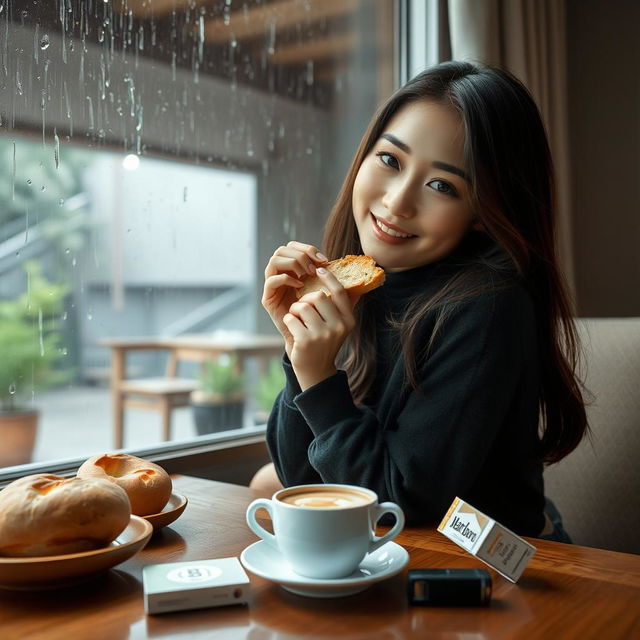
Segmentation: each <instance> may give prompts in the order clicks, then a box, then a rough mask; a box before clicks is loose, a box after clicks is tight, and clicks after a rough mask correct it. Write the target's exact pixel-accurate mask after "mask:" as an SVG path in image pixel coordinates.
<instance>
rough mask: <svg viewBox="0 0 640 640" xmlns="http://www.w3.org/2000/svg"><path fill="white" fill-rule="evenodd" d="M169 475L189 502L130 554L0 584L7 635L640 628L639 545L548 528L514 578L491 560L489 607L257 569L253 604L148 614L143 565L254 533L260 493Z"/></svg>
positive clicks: (456, 563) (457, 562)
mask: <svg viewBox="0 0 640 640" xmlns="http://www.w3.org/2000/svg"><path fill="white" fill-rule="evenodd" d="M174 486H175V490H176V491H177V492H179V493H183V494H185V495H186V496H187V497H188V498H189V504H188V506H187V509H186V511H185V512H184V514H183V515H182V517H181V518H179V519H178V520H177V521H176V522H174V523H173V524H172V525H170V526H169V527H167V528H165V529H162V530H160V531H158V532H156V533H155V534H154V536H153V537H152V538H151V540H150V542H149V544H148V545H147V547H146V548H145V549H143V550H142V551H141V552H140V553H138V554H137V555H136V556H134V557H133V558H131V559H130V560H128V561H127V562H125V563H123V564H121V565H119V566H117V567H115V568H114V569H111V570H110V571H108V572H106V573H105V574H103V575H101V576H98V577H94V578H92V579H91V580H90V581H87V582H85V583H83V584H81V585H77V586H74V587H69V588H65V589H59V590H54V591H40V592H9V591H2V592H0V636H1V637H2V638H3V640H9V639H16V640H17V639H19V640H26V639H29V638H42V639H43V640H44V639H46V640H52V639H56V638H65V639H69V640H76V639H84V638H91V639H92V640H98V639H103V638H104V639H105V640H106V639H109V640H119V639H124V638H132V639H135V638H156V637H158V638H159V637H162V638H164V639H167V640H169V639H184V638H189V639H191V638H208V639H213V640H245V639H246V640H267V639H269V640H275V639H278V640H291V639H293V638H302V637H304V638H308V639H311V640H329V639H334V638H344V639H349V640H359V639H361V640H365V639H366V640H382V639H385V640H393V639H404V638H443V639H454V638H455V639H461V638H469V639H471V638H473V639H474V640H480V639H482V640H491V639H494V638H501V639H502V638H518V639H526V640H535V639H538V638H539V639H544V640H550V639H553V640H561V639H563V638H581V639H584V638H593V639H598V640H615V639H618V638H619V639H624V640H630V639H631V638H639V637H640V617H639V616H640V556H636V555H631V554H624V553H615V552H611V551H603V550H599V549H591V548H586V547H579V546H572V545H565V544H560V543H554V542H545V541H542V540H532V542H533V543H534V544H535V545H536V546H537V547H538V551H537V553H536V555H535V556H534V557H533V559H532V560H531V562H530V564H529V566H528V567H527V569H526V570H525V573H524V574H523V576H522V578H521V579H520V581H519V582H518V583H517V584H512V583H510V582H508V581H507V580H505V579H503V578H502V577H500V576H499V575H498V574H497V573H495V572H494V571H491V574H492V579H493V599H492V602H491V605H490V606H489V607H486V608H458V607H455V608H454V607H437V608H436V607H412V606H408V604H407V601H406V596H405V583H406V570H405V571H404V572H403V573H402V574H400V575H397V576H395V577H393V578H390V579H389V580H387V581H384V582H380V583H377V584H375V585H373V586H371V587H370V588H369V589H367V590H366V591H364V592H361V593H359V594H357V595H353V596H349V597H345V598H335V599H326V600H321V599H312V598H305V597H302V596H297V595H294V594H292V593H289V592H287V591H285V590H283V589H282V588H281V587H279V586H278V585H277V584H274V583H272V582H270V581H268V580H264V579H262V578H258V577H255V576H253V575H251V574H250V578H251V589H252V595H251V599H250V604H249V605H248V606H244V605H236V606H230V607H222V608H211V609H201V610H195V611H184V612H179V613H170V614H163V615H157V616H146V615H145V613H144V606H143V595H142V568H143V567H144V566H145V565H148V564H155V563H162V562H178V561H185V560H202V559H208V558H222V557H229V556H240V553H241V552H242V550H243V549H244V548H245V547H246V546H248V545H249V544H251V543H253V542H255V541H256V537H255V535H254V534H253V533H252V532H251V531H250V530H249V528H248V527H247V525H246V524H245V510H246V507H247V505H248V504H249V503H250V502H251V501H252V500H253V499H254V498H256V497H259V496H260V495H262V494H259V493H257V492H255V491H252V490H250V489H248V488H247V487H241V486H237V485H230V484H225V483H221V482H214V481H210V480H203V479H199V478H192V477H187V476H180V477H177V478H175V480H174ZM396 541H397V542H398V543H399V544H401V545H402V546H404V547H405V548H406V549H407V551H408V552H409V555H410V562H409V567H408V568H416V567H420V568H425V567H432V568H435V567H482V566H484V565H482V563H481V562H480V561H479V560H476V559H475V558H473V557H471V556H469V555H467V554H466V553H465V552H464V551H462V550H461V549H459V548H458V547H457V546H456V545H455V544H454V543H453V542H451V541H449V540H448V539H446V538H444V537H443V536H442V535H441V534H439V533H437V532H436V531H435V529H434V528H433V527H424V528H422V527H419V528H418V527H416V528H414V527H409V528H407V529H406V530H405V531H404V532H403V533H402V534H401V535H400V536H399V537H398V538H397V540H396Z"/></svg>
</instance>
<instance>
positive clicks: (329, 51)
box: [267, 33, 356, 65]
mask: <svg viewBox="0 0 640 640" xmlns="http://www.w3.org/2000/svg"><path fill="white" fill-rule="evenodd" d="M355 43H356V37H355V35H354V34H353V33H349V34H346V35H343V36H339V37H337V38H336V37H334V38H323V39H322V40H308V41H305V42H301V43H299V44H291V45H283V46H282V47H277V46H276V49H275V52H274V53H273V54H272V55H270V56H269V57H268V58H267V60H268V61H269V62H271V63H275V64H291V65H303V64H306V63H307V62H308V61H309V60H324V59H327V58H338V57H340V56H344V55H345V54H348V53H350V52H351V51H353V49H354V48H355Z"/></svg>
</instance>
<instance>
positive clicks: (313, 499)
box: [279, 489, 373, 509]
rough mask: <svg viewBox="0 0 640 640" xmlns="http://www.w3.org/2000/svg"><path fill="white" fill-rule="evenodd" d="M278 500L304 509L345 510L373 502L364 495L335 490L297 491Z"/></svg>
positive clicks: (357, 492)
mask: <svg viewBox="0 0 640 640" xmlns="http://www.w3.org/2000/svg"><path fill="white" fill-rule="evenodd" d="M279 499H280V501H281V502H284V503H285V504H291V505H293V506H294V507H304V508H306V509H345V508H348V507H359V506H362V505H365V504H369V503H370V502H373V499H372V497H371V496H369V495H367V494H366V493H360V492H359V491H345V490H339V491H336V490H335V489H326V490H323V489H315V490H314V491H308V490H307V491H298V492H294V493H288V494H285V495H283V496H281V497H280V498H279Z"/></svg>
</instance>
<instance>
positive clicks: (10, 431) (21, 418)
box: [0, 411, 40, 467]
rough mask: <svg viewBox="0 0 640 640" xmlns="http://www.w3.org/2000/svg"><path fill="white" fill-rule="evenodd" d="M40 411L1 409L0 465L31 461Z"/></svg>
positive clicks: (6, 465)
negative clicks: (0, 443)
mask: <svg viewBox="0 0 640 640" xmlns="http://www.w3.org/2000/svg"><path fill="white" fill-rule="evenodd" d="M39 416H40V412H39V411H11V412H8V411H7V412H2V411H0V442H2V446H1V447H0V467H11V466H13V465H16V464H26V463H27V462H31V456H32V455H33V447H34V445H35V442H36V433H37V431H38V418H39Z"/></svg>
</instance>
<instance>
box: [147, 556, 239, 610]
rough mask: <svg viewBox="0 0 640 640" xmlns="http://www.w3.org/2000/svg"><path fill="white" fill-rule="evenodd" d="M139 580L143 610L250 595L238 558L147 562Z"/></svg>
mask: <svg viewBox="0 0 640 640" xmlns="http://www.w3.org/2000/svg"><path fill="white" fill-rule="evenodd" d="M142 583H143V587H144V610H145V612H146V613H168V612H170V611H183V610H185V609H203V608H205V607H220V606H223V605H227V604H246V603H247V601H248V598H249V578H248V576H247V574H246V573H245V571H244V569H243V568H242V565H241V564H240V562H238V559H237V558H218V559H216V560H196V561H193V562H170V563H167V564H152V565H148V566H146V567H144V568H143V570H142Z"/></svg>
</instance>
